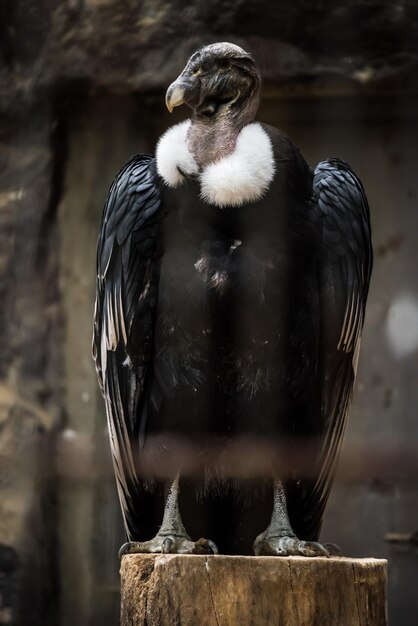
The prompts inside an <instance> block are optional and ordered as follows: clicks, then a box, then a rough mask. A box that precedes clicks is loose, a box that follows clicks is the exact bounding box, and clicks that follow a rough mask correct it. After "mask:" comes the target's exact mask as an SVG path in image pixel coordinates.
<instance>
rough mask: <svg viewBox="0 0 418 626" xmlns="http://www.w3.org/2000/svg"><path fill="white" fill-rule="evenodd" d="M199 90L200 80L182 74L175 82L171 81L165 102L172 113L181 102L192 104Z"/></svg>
mask: <svg viewBox="0 0 418 626" xmlns="http://www.w3.org/2000/svg"><path fill="white" fill-rule="evenodd" d="M198 92H199V81H198V80H196V79H191V78H188V77H185V76H183V75H182V74H180V76H179V77H178V78H177V80H175V81H174V83H171V85H170V87H169V88H168V89H167V93H166V94H165V104H166V107H167V109H168V110H169V111H170V113H172V112H173V109H174V107H178V106H180V105H181V104H190V103H191V102H192V100H194V99H195V97H196V95H197V94H198Z"/></svg>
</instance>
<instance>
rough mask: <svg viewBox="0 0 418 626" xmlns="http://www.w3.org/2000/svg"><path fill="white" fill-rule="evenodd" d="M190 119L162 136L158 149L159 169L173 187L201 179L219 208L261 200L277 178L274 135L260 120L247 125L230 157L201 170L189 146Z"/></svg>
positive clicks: (203, 189)
mask: <svg viewBox="0 0 418 626" xmlns="http://www.w3.org/2000/svg"><path fill="white" fill-rule="evenodd" d="M190 124H191V122H190V120H186V121H185V122H181V123H180V124H177V125H176V126H173V127H172V128H169V129H168V130H167V132H165V133H164V135H162V137H161V138H160V140H159V142H158V145H157V149H156V159H157V172H158V173H159V175H160V176H161V178H162V179H163V180H164V182H165V183H166V184H167V185H168V186H169V187H171V188H176V187H179V186H180V185H181V184H182V183H183V182H184V180H185V177H184V176H183V174H182V172H183V173H184V174H185V175H186V176H196V177H198V178H199V179H200V188H201V191H200V195H201V197H202V198H203V199H204V200H205V201H206V202H208V203H209V204H214V205H216V206H219V207H226V206H239V205H241V204H244V203H246V202H254V201H256V200H259V199H260V198H261V197H262V196H263V195H264V194H265V193H266V192H267V190H268V188H269V186H270V183H271V181H272V180H273V178H274V174H275V171H276V165H275V161H274V153H273V146H272V143H271V140H270V137H269V136H268V134H267V133H266V131H265V130H264V129H263V127H262V126H261V125H260V124H259V123H258V122H254V123H252V124H248V125H247V126H244V128H243V129H242V130H241V131H240V133H239V135H238V137H237V142H236V145H235V150H234V151H233V152H232V153H231V154H229V155H228V156H226V157H224V158H222V159H219V160H218V161H215V162H214V163H211V164H210V165H208V166H207V167H205V168H204V169H203V171H199V167H198V164H197V163H196V161H195V159H194V157H193V155H192V153H191V152H190V151H189V149H188V147H187V131H188V129H189V127H190Z"/></svg>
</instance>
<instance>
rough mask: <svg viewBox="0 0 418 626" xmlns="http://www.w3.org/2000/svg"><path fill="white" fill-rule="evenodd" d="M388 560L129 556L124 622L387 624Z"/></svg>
mask: <svg viewBox="0 0 418 626" xmlns="http://www.w3.org/2000/svg"><path fill="white" fill-rule="evenodd" d="M386 583H387V561H384V560H377V559H347V558H341V557H333V558H329V559H327V558H311V559H309V558H305V557H286V558H285V557H248V556H184V555H174V554H173V555H172V554H167V555H143V554H132V555H126V556H124V557H123V559H122V564H121V585H122V608H121V626H212V625H213V626H247V625H248V626H250V625H251V626H276V625H277V626H328V625H329V626H385V625H386V624H387V607H386Z"/></svg>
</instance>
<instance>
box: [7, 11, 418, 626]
mask: <svg viewBox="0 0 418 626" xmlns="http://www.w3.org/2000/svg"><path fill="white" fill-rule="evenodd" d="M219 40H227V41H231V42H234V43H237V44H239V45H241V46H243V47H244V48H246V49H248V50H249V51H251V52H252V53H253V54H254V56H255V57H256V59H257V61H258V64H259V66H260V68H261V71H262V75H263V79H264V90H263V99H262V104H261V108H260V113H259V119H260V120H262V121H265V122H268V123H271V124H274V125H276V126H278V127H280V128H281V129H282V130H284V131H286V132H287V133H288V134H289V135H290V136H291V137H292V139H293V140H294V142H295V143H296V144H297V145H298V146H299V147H300V148H301V150H302V153H303V154H304V156H305V158H306V159H307V160H308V161H309V162H310V163H311V164H312V165H314V164H316V163H317V162H318V161H319V160H321V159H324V158H326V157H331V156H338V157H340V158H342V159H344V160H346V161H348V162H349V163H351V165H352V166H353V167H354V169H355V170H356V172H357V173H358V175H359V176H360V178H361V179H362V181H363V183H364V186H365V189H366V193H367V196H368V198H369V203H370V208H371V218H372V227H373V241H374V249H375V266H374V274H373V277H372V284H371V291H370V297H369V304H368V310H367V316H366V325H365V332H364V338H363V345H362V353H361V359H360V368H359V374H358V381H357V387H356V393H355V399H354V404H353V408H352V410H351V418H350V423H349V427H348V432H347V435H346V439H345V443H344V448H343V453H342V458H341V463H340V469H339V473H338V476H337V480H336V483H335V486H334V489H333V492H332V495H331V498H330V502H329V505H328V508H327V511H326V517H325V524H324V528H323V533H322V539H323V540H324V541H332V542H335V543H337V544H339V545H340V546H341V548H342V551H343V553H344V554H345V555H347V556H359V557H379V558H380V557H383V558H387V559H388V560H389V614H390V623H391V624H392V626H416V624H418V594H417V593H416V580H417V573H418V498H417V486H418V416H417V407H418V378H417V375H418V368H417V361H418V293H417V282H418V245H417V244H418V241H417V233H418V206H417V204H418V4H417V2H416V1H407V0H405V1H400V0H391V1H386V0H351V1H343V0H316V1H313V0H312V1H304V0H299V1H298V0H296V1H295V0H293V1H289V0H282V1H281V2H277V0H258V1H257V0H248V1H243V0H216V1H215V0H190V1H189V3H188V4H187V6H186V3H183V2H180V1H179V0H173V1H172V2H169V1H167V0H2V3H1V5H0V303H1V304H0V318H1V319H0V346H1V348H0V625H3V624H4V625H6V624H7V625H11V624H14V625H16V624H22V625H24V626H26V625H30V626H38V625H41V624H42V625H43V626H49V625H51V626H52V625H60V626H69V625H73V624H77V625H78V626H85V625H86V626H87V625H93V626H96V625H99V624H100V625H105V626H107V625H109V626H111V625H116V624H117V623H118V613H119V595H118V594H119V579H118V565H119V564H118V560H117V550H118V548H119V546H120V544H121V543H122V542H123V539H124V538H123V531H122V525H121V517H120V513H119V505H118V502H117V495H116V489H115V485H114V479H113V473H112V469H111V464H110V453H109V451H108V443H107V434H106V424H105V415H104V405H103V402H102V398H101V396H100V392H99V389H98V386H97V381H96V375H95V372H94V368H93V362H92V359H91V356H90V344H91V330H92V314H93V302H94V281H95V247H96V239H97V233H98V226H99V220H100V216H101V211H102V206H103V202H104V199H105V197H106V193H107V190H108V188H109V185H110V183H111V181H112V179H113V177H114V175H115V174H116V172H117V171H118V169H119V168H120V167H121V165H122V164H123V163H124V162H125V161H126V160H127V159H128V157H129V156H131V155H132V154H134V153H137V152H151V153H152V152H153V151H154V147H155V143H156V141H157V139H158V137H159V136H160V134H161V133H162V132H163V131H164V130H165V129H166V128H167V127H168V126H169V125H171V124H173V123H174V122H176V121H178V120H180V119H182V116H186V115H187V111H186V110H184V111H181V110H176V111H175V114H173V115H172V116H171V117H170V116H169V114H168V113H167V111H166V109H165V106H164V94H165V90H166V88H167V86H168V85H169V84H170V83H171V82H172V80H174V78H176V76H177V75H178V73H179V72H180V71H181V69H182V68H183V66H184V64H185V62H186V60H187V59H188V57H189V55H190V54H191V53H192V52H193V51H194V50H195V49H196V48H197V47H199V46H200V45H202V44H207V43H212V42H214V41H219Z"/></svg>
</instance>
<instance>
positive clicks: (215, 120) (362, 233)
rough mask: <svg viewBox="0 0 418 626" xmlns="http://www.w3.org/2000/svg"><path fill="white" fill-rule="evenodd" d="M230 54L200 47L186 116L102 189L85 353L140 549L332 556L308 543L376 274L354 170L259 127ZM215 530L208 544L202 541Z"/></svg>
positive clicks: (341, 425) (252, 92)
mask: <svg viewBox="0 0 418 626" xmlns="http://www.w3.org/2000/svg"><path fill="white" fill-rule="evenodd" d="M260 88H261V78H260V72H259V70H258V69H257V66H256V64H255V61H254V59H253V57H252V56H251V54H249V53H248V52H246V51H245V50H243V49H242V48H241V47H239V46H237V45H234V44H231V43H226V42H224V43H215V44H211V45H208V46H205V47H203V48H201V49H199V50H198V51H197V52H195V53H194V54H193V55H192V56H191V57H190V59H189V60H188V62H187V65H186V66H185V68H184V70H183V71H182V72H181V74H180V75H179V77H178V78H177V79H176V80H175V81H174V82H173V83H172V84H171V85H170V86H169V88H168V90H167V93H166V106H167V108H168V110H169V111H170V112H171V111H172V110H173V108H174V107H177V106H180V105H182V104H186V105H188V107H189V108H190V109H191V116H190V119H187V120H186V121H184V122H181V123H179V124H177V125H175V126H173V127H171V128H169V129H168V130H167V131H166V132H165V133H164V134H163V135H162V136H161V137H160V138H159V141H158V144H157V147H156V151H155V156H150V155H146V154H137V155H135V156H133V157H132V158H131V159H130V160H129V161H128V162H127V163H126V165H125V166H124V167H123V168H122V169H121V171H120V172H119V174H118V175H117V177H116V178H115V180H114V182H113V184H112V186H111V187H110V190H109V193H108V197H107V200H106V203H105V206H104V210H103V217H102V222H101V226H100V232H99V238H98V247H97V283H96V305H95V313H94V332H93V358H94V360H95V365H96V369H97V374H98V379H99V385H100V388H101V391H102V394H103V396H104V400H105V406H106V414H107V422H108V429H109V436H110V445H111V452H112V458H113V465H114V471H115V475H116V484H117V490H118V495H119V499H120V505H121V509H122V514H123V520H124V526H125V531H126V536H127V542H126V543H125V544H124V545H123V546H122V548H121V551H120V554H121V555H123V554H126V553H135V552H144V553H147V552H150V553H158V552H162V553H186V554H190V553H193V554H199V553H200V554H205V553H206V554H211V553H217V552H220V553H223V554H251V553H255V554H256V555H303V556H328V555H330V554H332V553H333V550H334V548H333V544H325V543H320V542H319V533H320V530H321V524H322V519H323V514H324V508H325V505H326V502H327V499H328V496H329V493H330V489H331V486H332V482H333V477H334V473H335V465H336V460H337V457H338V454H339V450H340V447H341V442H342V438H343V435H344V431H345V427H346V422H347V414H348V410H349V406H350V402H351V398H352V393H353V386H354V380H355V376H356V368H357V362H358V356H359V347H360V338H361V334H362V328H363V322H364V316H365V306H366V299H367V293H368V288H369V281H370V274H371V269H372V247H371V233H370V220H369V208H368V203H367V199H366V196H365V193H364V190H363V186H362V184H361V182H360V180H359V178H358V177H357V176H356V174H355V173H354V172H353V170H352V169H351V167H350V166H349V165H348V164H347V163H345V162H343V161H341V160H339V159H337V158H331V159H328V160H325V161H322V162H321V163H319V164H318V165H317V166H316V168H314V169H312V168H311V167H309V166H308V164H307V163H306V161H305V160H304V158H303V157H302V156H301V154H300V152H299V150H298V149H297V148H296V147H295V145H294V144H293V143H292V141H291V140H290V139H289V137H288V136H287V135H286V134H284V133H283V132H281V131H280V130H278V129H277V128H274V127H272V126H269V125H267V124H264V123H261V122H258V121H256V114H257V110H258V106H259V101H260ZM203 537H206V538H203Z"/></svg>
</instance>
